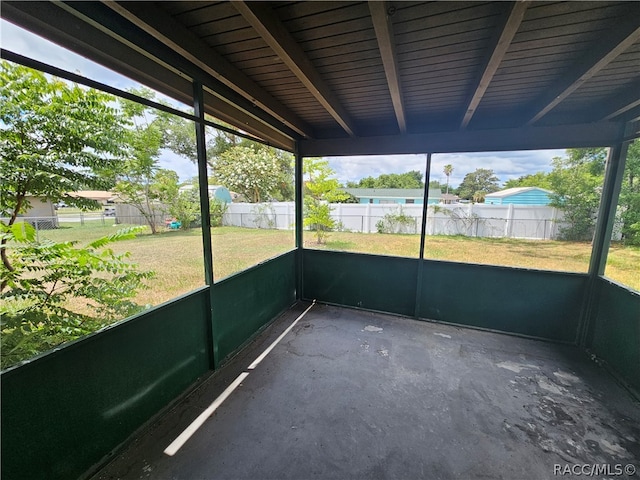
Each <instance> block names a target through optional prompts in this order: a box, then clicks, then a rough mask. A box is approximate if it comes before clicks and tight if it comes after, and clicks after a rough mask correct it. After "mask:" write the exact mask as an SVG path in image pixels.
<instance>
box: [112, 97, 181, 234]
mask: <svg viewBox="0 0 640 480" xmlns="http://www.w3.org/2000/svg"><path fill="white" fill-rule="evenodd" d="M131 93H134V94H136V95H139V96H142V97H145V98H150V99H153V97H154V94H153V93H152V92H151V91H150V90H147V89H139V90H135V89H132V90H131ZM121 110H122V112H123V114H124V115H126V117H127V119H128V126H129V128H128V129H127V131H126V136H125V139H126V142H127V145H128V146H129V152H128V156H127V159H126V160H125V161H124V162H121V164H120V165H119V168H118V169H117V171H116V175H117V180H118V181H117V183H116V185H115V188H114V191H115V192H116V193H118V195H119V196H120V198H121V199H122V200H123V201H125V202H126V203H128V204H129V205H132V206H133V207H134V208H135V209H136V210H138V212H140V214H141V215H142V216H143V217H144V219H145V220H146V222H147V224H148V225H149V227H150V228H151V233H153V234H155V233H157V232H158V225H159V223H160V222H162V218H163V216H164V215H165V214H166V213H167V208H166V206H165V205H168V204H170V203H171V202H172V201H174V200H175V199H176V198H177V196H178V175H177V174H176V173H175V172H173V171H171V170H163V169H160V168H159V167H158V160H159V158H160V153H161V150H162V149H163V148H165V147H166V146H167V144H168V142H169V140H168V139H167V135H168V134H167V132H168V131H170V129H169V125H170V124H171V122H170V116H169V115H168V114H166V113H164V112H161V111H157V110H153V109H151V108H148V107H146V106H144V105H142V104H139V103H136V102H132V101H129V100H121Z"/></svg>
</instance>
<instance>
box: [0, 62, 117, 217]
mask: <svg viewBox="0 0 640 480" xmlns="http://www.w3.org/2000/svg"><path fill="white" fill-rule="evenodd" d="M113 100H114V97H112V96H111V95H108V94H105V93H102V92H98V91H96V90H92V89H84V88H81V87H79V86H78V85H68V84H67V83H65V82H62V81H60V80H56V79H51V80H50V79H47V77H45V75H44V74H42V73H41V72H38V71H36V70H32V69H30V68H27V67H23V66H18V65H14V64H12V63H10V62H7V61H1V62H0V123H1V124H2V128H0V140H1V141H0V177H1V178H2V196H0V215H3V216H9V217H11V218H12V219H13V218H14V217H15V216H16V215H17V214H18V213H21V212H24V211H26V210H27V209H28V207H29V205H28V204H27V202H26V199H25V196H26V195H27V194H30V195H33V196H37V197H44V198H47V199H49V200H51V201H52V202H58V201H60V200H64V201H65V203H67V205H73V206H78V207H95V202H93V201H87V200H86V199H82V198H78V197H71V196H69V195H68V194H67V193H68V192H73V191H76V190H79V189H90V190H105V189H108V188H110V187H111V186H112V177H110V176H109V175H107V173H108V172H109V170H110V169H111V168H112V167H113V166H114V165H115V164H116V162H117V160H118V159H119V158H120V157H121V156H122V154H123V150H124V148H125V144H124V142H123V135H124V132H125V130H124V125H123V123H124V122H123V118H122V117H121V115H120V114H119V113H118V111H117V110H116V109H115V108H113V106H112V105H111V104H112V102H113ZM9 223H13V221H10V222H9Z"/></svg>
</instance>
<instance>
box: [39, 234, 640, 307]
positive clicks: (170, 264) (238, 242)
mask: <svg viewBox="0 0 640 480" xmlns="http://www.w3.org/2000/svg"><path fill="white" fill-rule="evenodd" d="M70 225H73V226H71V227H69V226H66V225H64V226H63V228H60V229H57V230H47V231H42V232H41V238H49V239H51V240H56V241H65V240H77V241H79V243H80V244H86V243H88V242H90V241H92V240H94V239H96V238H100V237H102V236H104V235H109V234H111V233H113V232H114V231H115V230H117V228H116V227H114V226H102V225H101V224H100V222H98V224H91V225H89V224H85V225H84V226H80V225H79V224H70ZM124 226H125V225H119V226H118V227H124ZM304 240H305V247H306V248H313V249H323V250H342V251H351V252H362V253H372V254H379V255H394V256H403V257H413V258H417V257H418V253H419V248H420V245H419V242H420V237H419V235H394V234H378V233H373V234H365V233H347V232H332V233H330V234H329V236H328V237H327V241H326V243H325V244H320V245H319V244H317V243H316V242H315V237H314V236H313V235H312V234H310V233H308V232H305V238H304ZM212 243H213V256H214V277H215V279H216V281H218V280H220V279H222V278H224V277H227V276H229V275H232V274H234V273H237V272H239V271H242V270H244V269H246V268H248V267H250V266H252V265H255V264H257V263H259V262H261V261H264V260H266V259H269V258H272V257H274V256H277V255H279V254H281V253H284V252H286V251H288V250H290V249H292V248H293V247H294V233H293V232H292V231H282V230H266V229H246V228H240V227H218V228H214V229H212ZM112 248H113V250H114V251H116V252H130V254H131V260H132V261H133V262H135V263H137V264H138V265H139V266H140V268H141V269H144V270H153V271H155V272H156V277H155V278H154V279H153V280H152V281H151V282H150V284H149V289H147V290H144V291H141V292H140V294H139V295H138V297H137V301H138V302H139V303H141V304H151V305H156V304H158V303H161V302H164V301H167V300H169V299H171V298H174V297H176V296H178V295H180V294H183V293H186V292H188V291H191V290H193V289H195V288H197V287H200V286H202V285H204V267H203V262H202V257H203V255H202V237H201V231H200V229H193V230H188V231H183V230H171V231H163V232H162V233H159V234H157V235H151V234H150V233H149V231H148V229H147V230H146V232H145V233H143V234H141V235H139V236H138V238H136V239H135V240H127V241H123V242H118V243H115V244H113V245H112ZM590 252H591V245H590V244H589V243H579V242H558V241H539V240H515V239H503V238H470V237H463V236H428V237H427V238H426V244H425V258H430V259H436V260H448V261H459V262H468V263H480V264H491V265H503V266H514V267H524V268H534V269H542V270H557V271H569V272H586V271H587V270H588V267H589V257H590ZM639 265H640V248H638V247H623V246H620V245H613V246H612V247H611V249H610V253H609V262H608V265H607V271H606V274H607V276H608V277H610V278H612V279H614V280H616V281H618V282H620V283H623V284H625V285H627V286H630V287H631V288H633V289H635V290H640V267H639Z"/></svg>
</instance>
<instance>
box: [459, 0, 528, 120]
mask: <svg viewBox="0 0 640 480" xmlns="http://www.w3.org/2000/svg"><path fill="white" fill-rule="evenodd" d="M528 6H529V1H528V0H524V1H517V2H512V3H511V4H510V5H509V6H508V8H507V9H506V10H505V12H504V14H503V15H502V17H501V18H500V21H499V24H498V27H497V29H496V33H495V35H494V37H493V38H492V39H491V43H490V44H489V48H488V50H487V51H488V55H487V60H486V62H485V64H484V67H483V68H482V70H481V72H482V73H481V74H480V79H479V80H478V82H477V84H476V86H475V89H474V91H473V94H472V95H471V99H470V100H469V103H468V104H467V108H466V111H465V114H464V118H463V119H462V123H461V124H460V128H461V129H463V130H464V129H465V128H467V126H468V125H469V122H470V121H471V118H472V117H473V115H474V114H475V113H476V109H477V108H478V105H480V101H481V100H482V97H483V96H484V94H485V92H486V91H487V88H488V87H489V84H490V83H491V80H492V79H493V76H494V75H495V73H496V71H497V70H498V67H500V64H501V63H502V59H503V58H504V56H505V54H506V53H507V50H508V49H509V46H510V45H511V41H512V40H513V37H514V36H515V34H516V32H517V31H518V29H519V28H520V24H521V23H522V19H523V17H524V14H525V12H526V10H527V7H528Z"/></svg>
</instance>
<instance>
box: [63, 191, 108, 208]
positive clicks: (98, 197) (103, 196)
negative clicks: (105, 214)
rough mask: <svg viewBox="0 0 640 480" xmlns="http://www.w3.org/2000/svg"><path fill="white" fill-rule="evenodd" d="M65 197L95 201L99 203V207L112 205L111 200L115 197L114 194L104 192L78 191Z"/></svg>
mask: <svg viewBox="0 0 640 480" xmlns="http://www.w3.org/2000/svg"><path fill="white" fill-rule="evenodd" d="M67 195H69V196H70V197H80V198H86V199H88V200H95V201H96V202H98V203H100V205H107V204H109V203H113V199H114V197H115V195H116V194H115V193H113V192H106V191H104V190H80V191H78V192H68V193H67Z"/></svg>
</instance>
